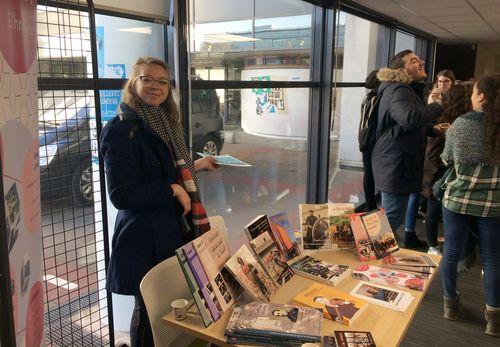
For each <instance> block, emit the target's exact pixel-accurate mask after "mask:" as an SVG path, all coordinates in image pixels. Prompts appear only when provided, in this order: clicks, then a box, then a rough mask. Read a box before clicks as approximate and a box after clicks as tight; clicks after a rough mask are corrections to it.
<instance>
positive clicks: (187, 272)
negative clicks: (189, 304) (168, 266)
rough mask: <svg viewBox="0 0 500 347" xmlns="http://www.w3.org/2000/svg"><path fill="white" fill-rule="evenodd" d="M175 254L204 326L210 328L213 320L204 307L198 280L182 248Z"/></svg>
mask: <svg viewBox="0 0 500 347" xmlns="http://www.w3.org/2000/svg"><path fill="white" fill-rule="evenodd" d="M175 254H176V255H177V259H178V260H179V263H180V265H181V269H182V272H183V273H184V277H185V278H186V281H187V283H188V286H189V290H190V291H191V294H192V295H193V299H194V302H195V303H196V306H197V307H198V311H199V312H200V316H201V319H202V320H203V324H204V325H205V327H208V326H209V325H210V324H212V318H211V316H210V312H208V311H207V308H206V307H205V305H204V302H203V301H204V300H203V298H202V297H201V296H200V294H199V293H198V290H199V287H198V285H197V284H196V280H195V279H194V276H193V273H192V272H191V269H190V268H189V264H188V261H187V259H186V257H185V255H184V252H183V250H182V248H179V249H177V250H176V251H175Z"/></svg>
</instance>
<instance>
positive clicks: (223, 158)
mask: <svg viewBox="0 0 500 347" xmlns="http://www.w3.org/2000/svg"><path fill="white" fill-rule="evenodd" d="M196 154H198V155H199V156H200V157H207V156H212V157H214V158H215V162H216V163H217V164H219V165H226V166H239V167H250V166H252V165H250V164H248V163H245V162H244V161H242V160H239V159H237V158H235V157H233V156H231V155H229V154H222V155H210V154H207V153H201V152H196Z"/></svg>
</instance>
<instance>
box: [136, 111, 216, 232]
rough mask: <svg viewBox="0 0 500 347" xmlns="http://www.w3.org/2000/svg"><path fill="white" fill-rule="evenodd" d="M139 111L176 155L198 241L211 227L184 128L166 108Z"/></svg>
mask: <svg viewBox="0 0 500 347" xmlns="http://www.w3.org/2000/svg"><path fill="white" fill-rule="evenodd" d="M136 111H137V113H138V114H139V117H141V118H142V119H143V120H144V122H145V123H146V124H147V125H148V126H149V127H150V128H151V129H153V131H155V132H156V133H157V134H158V135H159V136H160V138H161V139H162V140H163V142H165V144H166V145H167V147H168V148H169V149H170V151H171V153H172V156H173V158H174V167H175V168H176V169H177V172H178V173H179V178H178V183H179V185H180V186H182V187H183V188H184V190H185V191H186V192H187V193H188V195H189V197H190V198H191V222H192V227H193V232H194V236H195V237H198V236H199V235H201V234H203V233H205V232H207V231H208V230H210V223H209V222H208V217H207V213H206V211H205V208H204V207H203V204H202V203H201V199H200V194H199V187H198V181H197V175H196V171H195V169H194V164H193V161H192V160H191V155H190V154H189V151H188V149H187V147H186V144H185V142H184V135H183V131H182V128H181V126H180V124H179V123H175V122H174V121H173V119H172V118H171V117H169V114H168V111H167V110H166V109H165V108H164V107H162V106H147V105H138V106H137V107H136Z"/></svg>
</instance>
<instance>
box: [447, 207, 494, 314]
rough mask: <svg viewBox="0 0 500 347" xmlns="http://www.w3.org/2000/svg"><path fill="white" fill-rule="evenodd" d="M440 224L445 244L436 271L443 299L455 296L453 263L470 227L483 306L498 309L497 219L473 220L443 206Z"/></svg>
mask: <svg viewBox="0 0 500 347" xmlns="http://www.w3.org/2000/svg"><path fill="white" fill-rule="evenodd" d="M443 222H444V239H445V242H444V252H443V259H442V262H441V266H440V272H441V280H442V283H443V290H444V295H445V297H447V298H450V299H452V298H455V297H456V296H457V264H458V261H459V260H460V259H461V258H462V254H463V252H464V243H465V239H466V236H467V233H468V232H469V231H468V230H467V226H468V225H469V224H471V225H473V227H474V228H475V230H476V231H477V233H478V240H479V251H480V254H481V261H482V262H483V270H484V276H483V286H484V290H485V294H486V304H487V305H488V306H491V307H500V217H475V216H470V215H466V214H460V213H456V212H453V211H450V210H448V209H447V208H445V207H443Z"/></svg>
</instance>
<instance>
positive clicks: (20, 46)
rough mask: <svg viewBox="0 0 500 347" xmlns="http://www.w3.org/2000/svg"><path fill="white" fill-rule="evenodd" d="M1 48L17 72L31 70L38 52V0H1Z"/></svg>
mask: <svg viewBox="0 0 500 347" xmlns="http://www.w3.org/2000/svg"><path fill="white" fill-rule="evenodd" d="M0 33H2V34H1V35H0V50H1V51H2V54H3V56H4V57H5V60H6V61H7V63H8V64H9V66H10V67H11V68H12V69H13V70H14V71H15V72H17V73H24V72H26V71H28V70H29V68H30V67H31V65H32V64H33V61H34V60H35V53H36V0H1V1H0Z"/></svg>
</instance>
